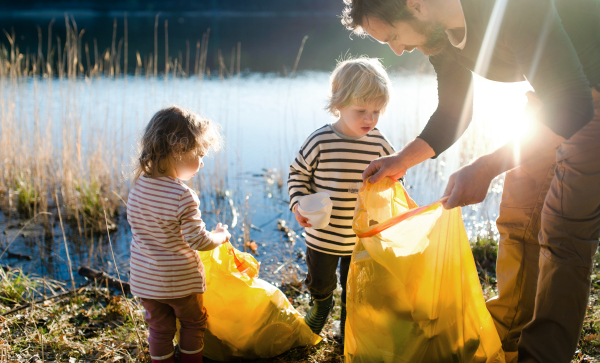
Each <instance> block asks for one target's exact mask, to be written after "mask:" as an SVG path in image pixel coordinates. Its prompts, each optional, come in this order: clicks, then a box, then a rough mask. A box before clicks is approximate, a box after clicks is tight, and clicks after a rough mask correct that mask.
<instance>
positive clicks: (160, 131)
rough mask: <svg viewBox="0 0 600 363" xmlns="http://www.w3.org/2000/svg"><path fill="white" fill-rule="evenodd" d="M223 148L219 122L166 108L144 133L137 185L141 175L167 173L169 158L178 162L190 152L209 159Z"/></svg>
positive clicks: (137, 172)
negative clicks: (213, 153) (211, 154)
mask: <svg viewBox="0 0 600 363" xmlns="http://www.w3.org/2000/svg"><path fill="white" fill-rule="evenodd" d="M222 144H223V138H222V136H221V133H220V125H219V124H217V123H216V122H214V121H211V120H209V119H206V118H203V117H201V116H200V115H198V114H197V113H194V112H192V111H189V110H186V109H183V108H181V107H178V106H170V107H167V108H163V109H162V110H160V111H158V112H157V113H155V114H154V116H152V119H151V120H150V122H148V125H147V126H146V128H145V130H144V134H143V136H142V140H141V143H140V153H139V158H138V159H137V161H136V168H135V176H134V180H133V183H134V184H135V182H136V181H137V180H138V178H139V177H140V176H141V175H144V176H152V175H153V174H154V173H155V172H159V173H164V172H165V171H166V170H167V168H168V166H169V160H170V159H169V156H173V158H174V159H175V160H177V159H178V158H180V157H181V155H183V154H185V153H188V152H190V151H193V152H195V153H197V154H199V155H200V156H205V155H207V154H208V152H209V150H210V149H212V150H214V151H215V152H216V151H218V150H219V149H220V148H221V146H222Z"/></svg>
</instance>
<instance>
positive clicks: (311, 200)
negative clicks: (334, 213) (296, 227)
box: [298, 192, 333, 229]
mask: <svg viewBox="0 0 600 363" xmlns="http://www.w3.org/2000/svg"><path fill="white" fill-rule="evenodd" d="M332 208H333V203H332V202H331V198H329V194H327V193H324V192H319V193H315V194H309V195H305V196H303V197H302V198H300V200H299V201H298V212H300V214H301V215H302V216H304V217H306V218H308V223H309V224H310V225H311V226H312V227H311V228H313V229H321V228H325V227H327V226H328V225H329V218H330V217H331V209H332Z"/></svg>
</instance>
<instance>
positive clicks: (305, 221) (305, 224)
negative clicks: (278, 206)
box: [294, 204, 312, 227]
mask: <svg viewBox="0 0 600 363" xmlns="http://www.w3.org/2000/svg"><path fill="white" fill-rule="evenodd" d="M294 215H295V216H296V220H297V221H298V223H299V224H300V225H301V226H302V227H312V226H311V225H310V223H308V218H306V217H304V216H303V215H302V214H300V212H298V204H296V205H295V206H294Z"/></svg>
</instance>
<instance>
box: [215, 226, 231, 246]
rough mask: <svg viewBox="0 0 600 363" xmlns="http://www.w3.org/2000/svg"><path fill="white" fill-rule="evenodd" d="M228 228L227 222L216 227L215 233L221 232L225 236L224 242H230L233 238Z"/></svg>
mask: <svg viewBox="0 0 600 363" xmlns="http://www.w3.org/2000/svg"><path fill="white" fill-rule="evenodd" d="M228 228H229V227H227V225H226V224H221V223H219V224H217V227H216V228H215V233H221V234H223V235H224V236H225V241H224V242H223V243H225V242H228V241H229V239H230V238H231V234H230V233H229V231H228Z"/></svg>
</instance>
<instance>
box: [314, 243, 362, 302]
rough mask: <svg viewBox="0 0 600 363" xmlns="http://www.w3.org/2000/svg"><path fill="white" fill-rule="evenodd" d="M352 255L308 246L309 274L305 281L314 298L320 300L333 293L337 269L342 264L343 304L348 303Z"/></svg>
mask: <svg viewBox="0 0 600 363" xmlns="http://www.w3.org/2000/svg"><path fill="white" fill-rule="evenodd" d="M350 259H351V256H347V257H345V256H336V255H330V254H327V253H323V252H319V251H317V250H313V249H312V248H310V247H308V248H306V265H307V267H308V274H307V276H306V280H305V281H304V283H305V284H306V287H307V288H308V291H309V292H310V294H311V296H312V297H313V298H314V299H317V300H320V299H324V298H326V297H328V296H329V295H331V293H333V290H335V287H336V286H337V282H338V281H337V275H336V273H335V271H336V270H337V267H338V262H339V265H340V284H341V285H342V306H345V305H346V281H347V280H348V269H349V267H350Z"/></svg>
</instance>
